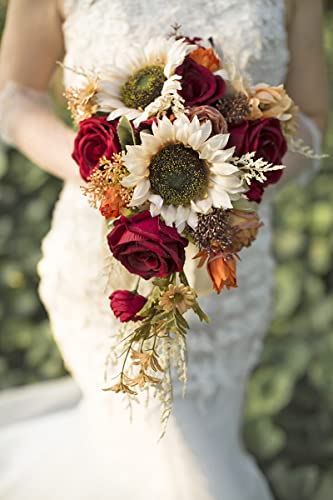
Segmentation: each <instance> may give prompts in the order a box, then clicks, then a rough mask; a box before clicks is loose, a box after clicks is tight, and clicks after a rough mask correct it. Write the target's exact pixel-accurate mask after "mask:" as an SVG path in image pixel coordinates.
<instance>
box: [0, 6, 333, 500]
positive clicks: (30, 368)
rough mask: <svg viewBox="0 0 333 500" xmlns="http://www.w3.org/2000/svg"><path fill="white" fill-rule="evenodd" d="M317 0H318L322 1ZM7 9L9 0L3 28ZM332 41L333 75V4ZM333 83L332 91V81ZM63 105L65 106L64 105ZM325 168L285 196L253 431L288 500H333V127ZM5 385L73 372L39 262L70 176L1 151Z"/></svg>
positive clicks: (249, 413) (0, 331) (252, 400)
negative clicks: (42, 288) (53, 324)
mask: <svg viewBox="0 0 333 500" xmlns="http://www.w3.org/2000/svg"><path fill="white" fill-rule="evenodd" d="M314 1H315V0H314ZM4 19H5V7H4V5H3V3H2V4H1V3H0V23H1V26H0V27H1V30H2V28H3V24H4ZM325 48H326V50H327V56H328V57H327V59H328V63H329V73H330V80H331V83H333V8H332V7H328V8H327V17H326V29H325ZM332 87H333V86H332V85H331V89H332ZM57 108H58V112H59V113H63V108H62V107H61V104H60V103H58V106H57ZM326 151H327V152H328V153H329V154H330V158H328V159H327V160H325V161H324V165H323V168H322V171H321V173H320V175H318V176H317V177H316V178H315V179H314V180H313V181H312V182H311V183H310V184H309V185H307V186H306V187H305V188H301V187H296V186H290V187H289V186H288V187H287V188H286V189H284V190H283V191H282V192H281V193H280V194H279V195H278V197H277V199H276V211H275V243H274V252H275V256H276V259H277V261H278V267H277V271H276V281H277V288H276V301H275V311H274V319H273V322H272V325H271V328H270V333H269V335H268V337H267V339H266V343H265V348H264V352H263V355H262V357H261V362H260V365H259V366H258V367H257V369H256V370H255V372H254V374H253V377H252V380H251V383H250V390H249V400H248V405H247V409H246V421H245V429H244V434H245V439H246V443H247V446H248V448H249V450H250V451H251V452H252V453H254V455H255V456H256V457H257V460H258V462H259V464H260V466H261V467H262V469H263V470H264V473H265V475H266V477H267V478H268V480H269V481H270V483H271V486H272V489H273V491H274V494H275V496H276V498H277V499H278V500H331V499H332V498H333V265H332V255H333V128H332V126H331V129H330V131H329V133H328V135H327V142H326ZM0 178H1V188H0V189H1V190H0V214H1V218H0V268H1V273H0V296H1V303H0V389H5V388H9V387H14V386H18V385H22V384H31V383H33V382H36V381H41V380H46V379H52V378H56V377H59V376H61V375H63V374H64V373H65V370H64V367H63V364H62V361H61V357H60V355H59V353H58V351H57V348H56V346H55V345H54V342H53V340H52V336H51V333H50V328H49V323H48V320H47V316H46V314H45V311H44V310H43V307H42V306H41V304H40V301H39V299H38V295H37V286H38V278H37V275H36V264H37V262H38V260H39V259H40V256H41V255H40V241H41V239H42V237H43V236H44V235H45V234H46V232H47V230H48V228H49V224H50V219H51V214H52V209H53V206H54V203H55V201H56V199H57V196H58V193H59V190H60V188H61V184H60V182H59V181H57V180H55V179H53V178H51V177H50V176H48V175H47V174H45V173H44V172H43V171H41V170H39V169H38V168H36V167H35V166H34V165H33V164H31V163H30V162H29V161H28V160H27V159H25V158H23V157H22V156H21V155H20V154H19V153H18V152H17V151H15V150H13V149H4V148H2V149H0Z"/></svg>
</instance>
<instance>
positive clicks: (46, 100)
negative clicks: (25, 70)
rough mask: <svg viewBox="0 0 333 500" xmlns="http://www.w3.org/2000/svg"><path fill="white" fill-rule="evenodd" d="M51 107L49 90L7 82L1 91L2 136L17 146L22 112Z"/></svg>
mask: <svg viewBox="0 0 333 500" xmlns="http://www.w3.org/2000/svg"><path fill="white" fill-rule="evenodd" d="M40 107H42V108H44V109H51V99H50V97H49V95H48V93H47V92H39V91H37V90H34V89H31V88H28V87H25V86H23V85H20V84H18V83H15V82H13V81H8V82H6V84H5V86H4V88H3V90H2V91H1V92H0V137H1V139H2V140H3V141H4V142H5V143H7V144H9V145H12V146H17V138H16V131H17V129H18V127H17V126H16V124H17V122H18V120H19V119H20V115H21V114H22V113H27V112H30V113H33V112H36V111H37V109H38V108H40Z"/></svg>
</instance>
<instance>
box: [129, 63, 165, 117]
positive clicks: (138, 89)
mask: <svg viewBox="0 0 333 500" xmlns="http://www.w3.org/2000/svg"><path fill="white" fill-rule="evenodd" d="M165 81H166V78H165V75H164V69H163V66H159V65H157V64H156V65H152V66H146V67H145V68H141V69H139V71H136V73H134V75H132V76H131V77H130V78H129V79H128V80H127V82H126V83H125V84H124V85H123V86H122V89H121V98H122V101H123V103H124V104H125V106H127V107H128V108H134V109H140V108H142V109H144V108H145V107H146V106H148V104H150V103H151V102H153V101H154V100H155V99H156V98H157V97H159V96H160V95H161V92H162V88H163V85H164V82H165Z"/></svg>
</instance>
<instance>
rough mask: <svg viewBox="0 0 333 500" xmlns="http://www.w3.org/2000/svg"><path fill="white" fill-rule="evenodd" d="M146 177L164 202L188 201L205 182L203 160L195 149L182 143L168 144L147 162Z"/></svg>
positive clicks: (177, 204)
mask: <svg viewBox="0 0 333 500" xmlns="http://www.w3.org/2000/svg"><path fill="white" fill-rule="evenodd" d="M149 180H150V183H151V189H152V191H153V192H154V193H156V194H158V195H160V196H161V198H163V200H164V202H165V203H166V204H167V205H175V206H179V205H188V204H189V203H190V201H191V200H194V199H196V198H197V197H198V196H199V195H200V194H202V193H203V192H204V191H205V189H206V187H207V184H208V175H207V170H206V167H205V164H204V162H203V161H202V160H200V158H199V155H198V153H197V152H196V151H194V150H193V149H190V148H186V147H185V146H184V145H183V144H169V145H168V146H165V147H164V148H163V149H161V150H160V151H159V152H158V153H157V154H156V155H155V156H154V157H153V159H152V161H151V163H150V175H149Z"/></svg>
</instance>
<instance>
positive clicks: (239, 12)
mask: <svg viewBox="0 0 333 500" xmlns="http://www.w3.org/2000/svg"><path fill="white" fill-rule="evenodd" d="M66 11H67V20H66V21H65V23H64V36H65V42H66V50H67V53H66V57H65V66H66V67H68V68H74V67H79V68H82V67H83V68H86V69H94V68H95V69H97V70H98V69H103V66H104V65H106V64H107V65H109V64H112V62H113V60H114V58H115V55H116V54H117V50H118V48H119V47H120V46H124V47H126V46H127V45H128V44H129V43H133V42H136V43H143V41H144V39H145V37H146V36H147V35H149V36H152V35H154V34H166V33H168V32H169V31H170V26H171V25H172V24H174V23H175V22H178V23H180V24H181V25H182V31H183V33H184V34H188V35H198V36H203V37H212V38H213V40H214V42H215V43H216V44H219V45H222V46H223V48H224V51H225V53H226V54H229V55H230V57H232V58H233V59H235V60H236V62H237V64H238V65H239V66H240V67H241V68H242V69H243V70H244V71H246V72H247V73H248V75H249V77H250V78H251V79H252V81H253V82H254V83H258V82H261V81H266V82H267V83H270V84H279V83H281V82H282V81H283V80H284V78H285V75H286V70H287V64H288V50H287V40H286V29H285V8H284V2H283V1H282V0H206V1H205V2H202V0H186V1H181V2H180V1H178V0H169V1H168V2H167V3H166V2H165V1H164V0H154V1H153V2H152V0H140V1H137V0H112V2H111V1H110V0H66ZM79 78H80V77H78V76H76V74H75V73H74V72H73V71H71V70H70V69H68V70H66V72H65V83H66V85H72V84H75V82H77V80H78V79H79ZM0 112H1V111H0ZM260 216H261V218H262V220H263V222H264V228H263V229H262V230H261V232H260V235H259V237H258V239H257V240H256V242H255V243H254V244H253V246H252V247H251V248H250V249H248V250H246V251H244V255H242V257H243V260H241V262H240V263H239V266H238V276H239V288H238V289H235V290H232V291H230V292H223V293H222V294H221V295H220V296H217V295H215V294H208V292H209V290H210V284H209V281H208V279H207V277H206V276H205V275H204V273H198V272H197V271H195V262H194V261H193V260H192V259H190V258H189V259H188V267H187V273H188V275H189V277H190V281H191V283H192V284H193V285H194V286H195V287H196V288H198V289H199V291H200V294H201V295H202V298H201V305H202V307H203V309H204V310H206V312H207V313H208V314H209V315H210V316H211V318H212V323H211V324H210V325H209V326H206V325H202V324H200V323H199V322H198V321H197V320H196V319H195V318H189V319H190V321H191V332H190V334H189V336H188V351H189V382H188V392H187V396H186V398H185V400H182V398H181V397H180V393H181V386H180V385H178V384H176V387H175V409H174V414H173V416H172V418H171V420H170V423H169V428H168V432H167V435H166V437H165V438H164V439H163V440H162V442H161V443H159V444H157V443H156V440H157V438H158V435H159V432H160V422H159V412H158V408H157V405H156V404H154V403H153V402H152V404H151V405H150V407H149V408H148V409H146V408H145V407H144V406H143V405H141V406H137V407H135V409H134V419H133V423H132V424H130V423H129V421H128V415H127V414H128V411H127V409H126V408H124V404H123V401H122V399H121V397H119V396H117V395H114V394H110V393H102V391H101V387H102V386H103V385H104V380H103V377H104V363H105V359H106V356H107V353H108V352H109V350H110V346H111V344H112V342H114V334H115V333H116V332H117V330H118V328H119V323H118V322H117V321H116V320H115V319H114V318H113V316H112V314H111V312H110V309H109V303H108V295H109V294H110V293H111V291H112V290H114V289H115V288H118V289H119V288H125V287H128V285H129V284H130V282H131V280H132V279H133V278H132V277H131V276H129V275H128V274H127V273H126V272H124V271H122V270H121V268H120V267H119V265H118V264H117V263H114V262H113V263H112V262H111V261H110V254H109V251H108V248H107V245H106V239H105V235H106V230H105V224H104V221H103V219H102V217H101V216H100V214H99V213H98V212H97V211H95V210H94V209H92V208H90V207H89V206H88V203H87V200H86V199H85V198H84V197H83V196H82V194H81V192H80V188H79V186H78V185H77V183H75V182H68V183H66V184H65V186H64V189H63V191H62V193H61V196H60V199H59V201H58V203H57V206H56V209H55V212H54V216H53V222H52V228H51V231H50V232H49V234H48V235H47V237H46V238H45V240H44V242H43V259H42V261H41V262H40V265H39V273H40V276H41V284H40V294H41V297H42V300H43V302H44V304H45V306H46V308H47V310H48V312H49V315H50V320H51V324H52V329H53V332H54V336H55V339H56V341H57V343H58V345H59V347H60V349H61V351H62V354H63V356H64V359H65V362H66V365H67V367H68V368H69V370H70V371H71V373H72V374H73V376H74V378H75V380H76V381H77V383H78V385H79V386H80V388H81V391H82V393H83V399H82V402H81V403H80V406H79V407H75V408H73V409H72V410H62V411H60V412H58V413H56V414H52V415H47V416H44V417H39V418H37V419H36V418H35V419H34V420H33V421H32V422H27V423H17V424H16V425H15V426H11V427H9V428H6V427H5V428H4V430H3V431H2V432H0V463H1V465H3V467H2V469H1V471H0V497H1V499H3V500H42V499H43V500H45V498H47V499H48V500H58V499H59V500H60V499H61V500H83V499H87V500H88V499H89V500H91V499H93V498H94V499H98V500H104V499H105V500H106V499H108V500H109V499H110V498H112V499H115V500H134V499H135V500H141V499H142V500H143V499H145V500H155V499H157V498H158V499H161V500H190V499H191V500H193V499H195V500H270V499H271V495H270V493H269V491H268V488H267V486H266V484H265V481H264V480H263V478H262V477H261V474H260V472H259V470H258V469H257V468H256V466H255V464H254V462H253V460H252V458H250V457H249V456H248V455H247V454H246V453H245V451H244V449H243V446H242V443H241V438H240V428H241V422H242V412H243V404H244V398H245V394H246V385H247V380H248V377H249V374H250V372H251V370H252V368H253V366H254V365H255V363H256V362H257V359H258V356H259V353H260V351H261V347H262V341H263V337H264V335H265V333H266V331H267V328H268V324H269V320H270V316H271V310H272V293H273V284H274V283H273V269H274V262H273V259H272V256H271V252H270V247H271V239H272V229H271V204H270V201H269V196H268V197H266V200H265V201H264V202H263V203H262V205H261V207H260ZM191 252H193V248H190V249H189V256H190V255H191ZM110 270H112V272H111V274H110ZM109 375H111V374H110V373H109ZM36 397H37V396H36ZM54 398H59V407H60V408H61V407H62V406H63V405H62V402H61V398H60V396H59V391H58V390H55V389H54V388H50V390H49V393H48V394H47V396H46V395H45V391H44V400H45V401H46V403H48V402H51V401H53V399H54ZM29 401H30V402H31V403H30V404H32V405H33V404H34V403H33V401H34V399H33V398H31V399H29ZM22 404H24V403H22ZM47 407H48V404H46V408H47ZM51 409H52V408H51ZM2 462H3V463H2Z"/></svg>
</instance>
